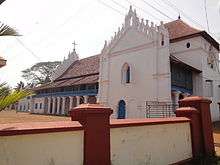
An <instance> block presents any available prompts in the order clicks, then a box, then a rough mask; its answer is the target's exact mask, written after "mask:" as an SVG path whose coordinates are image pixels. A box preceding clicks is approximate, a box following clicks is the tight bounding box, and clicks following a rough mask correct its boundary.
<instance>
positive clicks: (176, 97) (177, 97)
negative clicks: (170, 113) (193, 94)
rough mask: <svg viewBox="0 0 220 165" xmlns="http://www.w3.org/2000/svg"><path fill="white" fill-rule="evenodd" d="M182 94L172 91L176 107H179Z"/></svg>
mask: <svg viewBox="0 0 220 165" xmlns="http://www.w3.org/2000/svg"><path fill="white" fill-rule="evenodd" d="M180 93H181V92H180V91H172V94H173V96H174V104H175V105H178V101H179V96H180Z"/></svg>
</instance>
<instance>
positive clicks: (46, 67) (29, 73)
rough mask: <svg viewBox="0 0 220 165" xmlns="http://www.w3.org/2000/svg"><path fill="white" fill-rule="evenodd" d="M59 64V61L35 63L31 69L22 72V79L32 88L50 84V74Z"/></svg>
mask: <svg viewBox="0 0 220 165" xmlns="http://www.w3.org/2000/svg"><path fill="white" fill-rule="evenodd" d="M60 64H61V62H60V61H53V62H39V63H36V64H35V65H33V66H32V67H30V68H27V69H25V70H23V71H22V77H23V78H24V79H25V80H26V81H27V83H28V84H31V85H32V86H36V85H38V84H44V83H47V82H50V81H51V79H50V78H51V75H52V72H53V71H54V70H55V69H56V67H57V66H58V65H60Z"/></svg>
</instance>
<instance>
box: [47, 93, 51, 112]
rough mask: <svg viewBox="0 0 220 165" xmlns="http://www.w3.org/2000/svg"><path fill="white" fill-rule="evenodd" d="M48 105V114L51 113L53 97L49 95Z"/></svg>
mask: <svg viewBox="0 0 220 165" xmlns="http://www.w3.org/2000/svg"><path fill="white" fill-rule="evenodd" d="M47 99H48V106H47V114H50V108H51V98H50V97H48V98H47Z"/></svg>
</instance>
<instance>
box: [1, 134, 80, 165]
mask: <svg viewBox="0 0 220 165" xmlns="http://www.w3.org/2000/svg"><path fill="white" fill-rule="evenodd" d="M0 146H1V147H0V164H1V165H60V164H62V165H70V164H73V165H82V164H83V131H72V132H59V133H43V134H32V135H17V136H5V137H4V136H1V138H0Z"/></svg>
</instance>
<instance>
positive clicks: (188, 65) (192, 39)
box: [32, 7, 220, 120]
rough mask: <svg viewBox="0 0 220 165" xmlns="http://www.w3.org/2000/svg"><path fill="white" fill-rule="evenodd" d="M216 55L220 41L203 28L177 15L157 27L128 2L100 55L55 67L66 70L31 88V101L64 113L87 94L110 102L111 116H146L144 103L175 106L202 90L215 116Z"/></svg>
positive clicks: (219, 77) (218, 96)
mask: <svg viewBox="0 0 220 165" xmlns="http://www.w3.org/2000/svg"><path fill="white" fill-rule="evenodd" d="M218 56H219V44H218V43H217V42H216V41H215V40H214V39H213V38H212V37H211V36H210V35H209V34H208V33H206V32H205V31H200V30H198V29H195V28H193V27H191V26H189V25H188V24H186V23H185V22H183V21H182V20H181V19H178V20H176V21H172V22H169V23H166V24H164V23H163V22H161V23H160V25H159V26H158V25H155V24H154V23H152V22H151V23H149V21H144V20H143V19H141V20H140V19H139V18H138V16H137V14H136V11H135V10H133V9H132V7H130V10H129V12H128V14H127V15H126V16H125V21H124V24H123V27H121V28H119V29H118V32H116V33H115V35H114V36H113V37H112V39H111V41H110V42H107V41H105V44H104V48H103V49H102V51H101V53H100V55H96V56H92V57H89V58H85V59H82V60H79V59H78V58H74V59H75V60H73V61H72V62H71V65H69V63H68V66H67V67H66V68H67V69H65V67H59V68H64V69H58V70H57V72H56V74H57V75H58V76H57V77H56V76H55V78H54V81H53V82H52V83H49V84H45V85H43V86H41V87H38V88H36V89H35V90H36V92H37V95H36V96H35V98H34V100H35V101H34V102H33V105H34V104H35V103H37V102H38V101H37V100H41V102H42V103H44V104H43V107H44V108H43V110H42V112H41V113H49V114H61V113H60V112H65V113H68V110H69V109H71V108H72V107H74V106H77V105H78V104H80V103H87V102H91V101H88V98H89V97H90V96H91V97H93V99H92V100H93V102H94V101H96V97H97V99H98V102H100V103H102V104H105V105H107V106H110V107H112V108H113V110H114V114H113V116H112V117H113V118H137V117H138V118H144V117H146V108H147V107H146V106H147V105H146V103H147V102H152V103H158V104H165V105H168V104H175V105H176V104H178V101H179V99H182V98H184V97H187V96H189V95H200V96H204V97H209V98H210V99H211V100H212V101H213V103H212V104H211V107H212V108H211V113H212V119H213V120H219V108H218V105H217V102H218V101H219V100H220V88H219V85H220V74H219V63H218V58H219V57H218ZM71 57H78V56H75V55H74V56H71ZM67 61H68V60H67ZM91 90H94V91H93V92H92V93H90V92H91ZM67 97H68V99H67V100H66V98H67ZM70 97H71V98H70ZM80 98H83V99H80ZM94 98H95V99H94ZM71 100H72V101H71ZM74 100H75V101H74ZM80 100H81V101H80ZM73 102H75V103H73ZM32 107H34V106H32ZM57 107H58V108H57ZM33 109H34V108H33ZM57 109H59V110H57ZM33 112H40V111H38V110H36V111H34V110H33ZM62 114H64V113H62Z"/></svg>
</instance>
